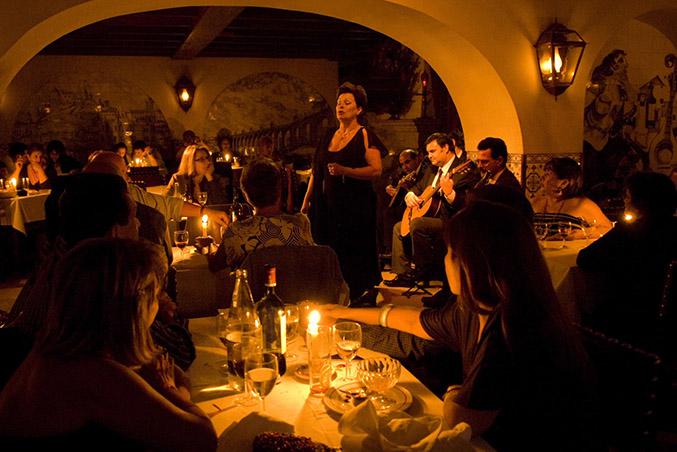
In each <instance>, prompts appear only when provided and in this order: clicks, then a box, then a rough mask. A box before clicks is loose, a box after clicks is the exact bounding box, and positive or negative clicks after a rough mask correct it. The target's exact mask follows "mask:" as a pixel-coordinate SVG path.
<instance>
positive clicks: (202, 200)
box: [197, 191, 207, 207]
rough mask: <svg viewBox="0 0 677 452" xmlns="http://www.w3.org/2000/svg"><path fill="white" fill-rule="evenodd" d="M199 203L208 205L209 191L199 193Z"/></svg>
mask: <svg viewBox="0 0 677 452" xmlns="http://www.w3.org/2000/svg"><path fill="white" fill-rule="evenodd" d="M197 203H198V204H200V207H204V206H205V205H207V192H206V191H201V192H198V194H197Z"/></svg>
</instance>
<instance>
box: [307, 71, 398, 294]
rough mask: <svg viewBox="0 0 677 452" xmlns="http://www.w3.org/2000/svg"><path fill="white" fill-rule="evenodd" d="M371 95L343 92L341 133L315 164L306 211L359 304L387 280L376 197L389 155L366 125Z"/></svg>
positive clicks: (327, 141) (351, 89)
mask: <svg viewBox="0 0 677 452" xmlns="http://www.w3.org/2000/svg"><path fill="white" fill-rule="evenodd" d="M366 108H367V93H366V92H365V91H364V88H362V87H361V86H359V85H357V86H356V85H353V84H352V83H348V82H346V83H344V84H343V85H341V86H340V87H339V89H338V92H337V100H336V118H337V119H338V121H339V127H338V128H337V129H332V130H329V131H328V133H327V135H326V136H325V137H324V139H323V140H322V141H321V142H320V145H319V146H318V147H317V151H316V152H315V157H314V159H313V172H312V176H311V177H310V180H309V182H308V190H307V191H306V196H305V198H304V200H303V205H302V207H301V211H302V212H303V213H307V212H310V221H311V224H312V226H313V237H314V238H315V241H316V242H317V243H318V244H321V245H329V246H330V247H332V248H333V249H334V251H335V252H336V254H337V255H338V258H339V262H340V263H341V271H342V272H343V276H344V278H345V280H346V282H347V283H348V286H349V287H350V297H351V299H353V300H355V299H356V298H357V297H359V296H360V295H362V294H363V292H364V291H365V290H367V289H370V288H372V287H373V286H374V285H375V284H378V282H379V281H380V280H381V275H380V272H379V267H378V256H377V247H376V193H375V192H374V189H373V187H372V181H373V180H375V179H376V178H378V177H379V176H380V175H381V157H382V156H384V155H386V154H387V150H386V149H385V146H384V145H383V143H382V142H381V140H379V138H378V137H377V136H376V135H375V134H374V133H373V132H372V131H370V130H369V129H368V128H366V127H364V125H363V117H364V114H365V113H366Z"/></svg>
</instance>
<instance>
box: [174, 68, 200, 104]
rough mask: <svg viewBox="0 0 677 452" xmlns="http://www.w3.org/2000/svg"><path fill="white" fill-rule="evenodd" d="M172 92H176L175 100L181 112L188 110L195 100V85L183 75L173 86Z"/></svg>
mask: <svg viewBox="0 0 677 452" xmlns="http://www.w3.org/2000/svg"><path fill="white" fill-rule="evenodd" d="M174 91H175V92H176V98H177V100H178V101H179V106H180V107H181V109H182V110H183V111H188V110H190V107H191V106H192V105H193V99H194V98H195V85H194V84H193V82H192V81H191V80H190V79H189V78H188V77H186V76H185V75H184V76H183V77H181V78H180V79H179V80H178V81H177V82H176V85H174Z"/></svg>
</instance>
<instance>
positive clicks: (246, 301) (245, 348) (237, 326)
mask: <svg viewBox="0 0 677 452" xmlns="http://www.w3.org/2000/svg"><path fill="white" fill-rule="evenodd" d="M219 336H220V338H221V342H223V344H224V345H225V346H226V350H227V353H228V367H229V368H230V370H231V372H233V373H235V374H237V375H238V376H240V377H241V378H242V377H244V360H245V358H246V357H247V355H249V354H250V353H254V352H256V351H258V350H259V346H260V344H261V322H260V320H259V317H258V315H257V313H256V308H255V307H254V298H253V297H252V291H251V289H250V288H249V283H248V282H247V271H246V270H236V271H235V287H234V289H233V296H232V300H231V307H230V309H229V310H228V319H227V320H226V328H225V330H224V331H223V332H219Z"/></svg>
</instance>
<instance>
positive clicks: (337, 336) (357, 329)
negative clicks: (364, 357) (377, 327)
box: [334, 322, 362, 381]
mask: <svg viewBox="0 0 677 452" xmlns="http://www.w3.org/2000/svg"><path fill="white" fill-rule="evenodd" d="M334 343H335V344H336V352H337V353H338V355H339V356H340V357H341V359H342V360H343V361H344V363H345V370H344V373H343V381H349V380H350V375H351V373H350V362H351V361H352V359H353V358H354V357H355V356H356V355H357V351H358V350H359V349H360V347H362V327H361V326H360V324H359V323H355V322H339V323H337V324H335V325H334Z"/></svg>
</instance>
